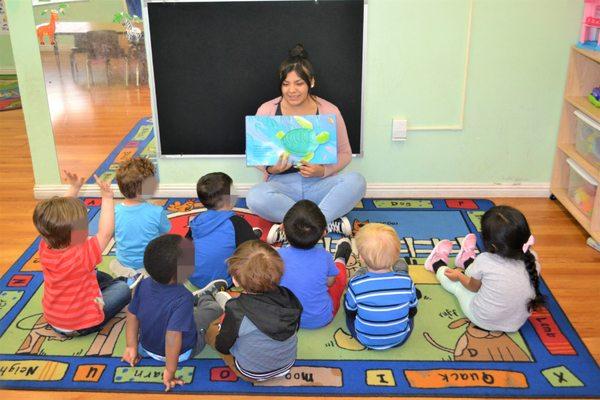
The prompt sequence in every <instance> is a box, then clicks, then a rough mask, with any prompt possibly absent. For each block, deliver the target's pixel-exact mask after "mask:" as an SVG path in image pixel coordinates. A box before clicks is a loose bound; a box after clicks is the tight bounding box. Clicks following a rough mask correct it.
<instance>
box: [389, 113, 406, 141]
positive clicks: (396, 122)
mask: <svg viewBox="0 0 600 400" xmlns="http://www.w3.org/2000/svg"><path fill="white" fill-rule="evenodd" d="M406 126H407V120H405V119H396V118H395V119H393V120H392V140H394V141H402V140H406Z"/></svg>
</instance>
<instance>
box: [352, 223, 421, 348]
mask: <svg viewBox="0 0 600 400" xmlns="http://www.w3.org/2000/svg"><path fill="white" fill-rule="evenodd" d="M355 239H356V247H357V249H358V253H359V255H360V256H359V257H360V260H361V262H362V264H366V267H367V269H366V273H364V274H358V275H355V276H354V277H353V278H352V279H350V282H349V283H348V291H347V292H346V301H345V302H344V307H345V311H346V324H347V325H348V330H349V331H350V334H351V335H352V336H353V337H355V338H356V339H357V340H358V341H359V342H361V343H362V344H363V345H364V346H366V347H368V348H370V349H375V350H384V349H389V348H391V347H396V346H400V345H401V344H403V343H404V342H405V341H406V340H407V339H408V337H409V336H410V333H411V331H412V329H413V318H414V316H415V315H416V313H417V297H418V296H417V290H416V288H415V284H414V283H413V281H412V279H411V278H410V276H409V275H408V273H407V272H403V271H396V270H394V269H393V267H394V264H396V263H397V260H398V258H399V257H400V239H399V238H398V235H397V234H396V231H395V230H394V228H392V227H390V226H388V225H384V224H378V223H371V224H367V225H365V226H364V227H362V228H360V231H358V234H357V235H356V238H355Z"/></svg>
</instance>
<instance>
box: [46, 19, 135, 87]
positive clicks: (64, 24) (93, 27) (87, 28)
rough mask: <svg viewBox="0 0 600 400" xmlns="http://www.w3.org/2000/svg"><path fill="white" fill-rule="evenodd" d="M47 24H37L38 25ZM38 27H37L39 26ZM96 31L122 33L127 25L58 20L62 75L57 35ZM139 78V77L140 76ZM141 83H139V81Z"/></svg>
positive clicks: (55, 45) (57, 60)
mask: <svg viewBox="0 0 600 400" xmlns="http://www.w3.org/2000/svg"><path fill="white" fill-rule="evenodd" d="M41 25H46V24H40V25H37V27H39V26H41ZM133 25H134V26H136V27H138V28H140V29H141V30H142V31H143V30H144V26H143V24H140V23H134V24H133ZM37 27H36V28H37ZM94 31H113V32H117V33H120V34H124V33H125V31H126V30H125V27H124V26H123V25H122V24H119V23H116V22H90V21H58V22H56V28H55V30H54V36H55V38H54V57H55V59H56V64H57V66H58V73H59V74H60V75H62V68H61V65H60V56H59V54H58V44H57V41H56V36H58V35H73V36H75V35H85V34H87V33H88V32H94ZM138 79H139V78H138ZM138 85H139V83H138ZM88 86H89V83H88Z"/></svg>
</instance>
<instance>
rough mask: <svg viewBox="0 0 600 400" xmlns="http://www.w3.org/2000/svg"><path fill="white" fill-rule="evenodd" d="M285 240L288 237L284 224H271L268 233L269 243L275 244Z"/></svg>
mask: <svg viewBox="0 0 600 400" xmlns="http://www.w3.org/2000/svg"><path fill="white" fill-rule="evenodd" d="M285 241H286V238H285V232H284V230H283V226H282V225H281V224H273V226H271V229H269V233H268V234H267V243H268V244H275V243H281V242H285Z"/></svg>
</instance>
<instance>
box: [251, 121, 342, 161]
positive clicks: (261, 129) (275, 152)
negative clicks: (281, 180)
mask: <svg viewBox="0 0 600 400" xmlns="http://www.w3.org/2000/svg"><path fill="white" fill-rule="evenodd" d="M284 153H286V154H287V155H288V157H289V159H290V162H292V163H293V164H299V163H300V161H302V160H303V161H306V162H308V163H309V164H336V163H337V125H336V118H335V115H333V114H322V115H302V116H292V115H274V116H271V115H251V116H247V117H246V165H248V166H258V165H261V166H264V165H275V164H276V163H277V160H278V159H279V156H280V155H281V154H284Z"/></svg>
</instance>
